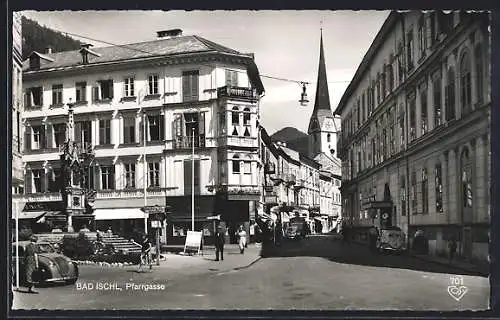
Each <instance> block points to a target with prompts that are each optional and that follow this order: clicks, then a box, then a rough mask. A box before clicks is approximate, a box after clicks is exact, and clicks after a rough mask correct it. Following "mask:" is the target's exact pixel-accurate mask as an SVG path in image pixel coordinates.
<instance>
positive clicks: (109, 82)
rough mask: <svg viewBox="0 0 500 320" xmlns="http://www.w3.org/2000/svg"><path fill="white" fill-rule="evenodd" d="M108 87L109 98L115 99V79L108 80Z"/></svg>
mask: <svg viewBox="0 0 500 320" xmlns="http://www.w3.org/2000/svg"><path fill="white" fill-rule="evenodd" d="M108 89H109V98H110V99H113V97H114V95H113V93H114V90H113V80H112V79H111V80H108Z"/></svg>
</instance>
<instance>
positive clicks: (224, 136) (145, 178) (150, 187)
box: [23, 29, 263, 243]
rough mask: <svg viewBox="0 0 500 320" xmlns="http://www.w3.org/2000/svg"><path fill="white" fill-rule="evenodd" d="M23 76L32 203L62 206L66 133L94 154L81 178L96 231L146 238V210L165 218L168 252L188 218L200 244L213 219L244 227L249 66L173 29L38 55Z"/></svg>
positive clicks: (239, 56) (254, 133)
mask: <svg viewBox="0 0 500 320" xmlns="http://www.w3.org/2000/svg"><path fill="white" fill-rule="evenodd" d="M24 70H25V78H24V80H23V85H24V92H25V103H26V110H25V114H24V117H23V118H24V122H25V132H26V134H25V140H26V143H25V155H24V157H23V160H24V163H25V171H26V174H25V184H26V188H25V197H24V198H25V199H26V201H27V202H38V203H40V202H44V201H45V202H57V201H60V194H59V192H58V180H59V179H60V168H59V165H60V162H59V160H58V159H59V148H60V146H61V145H62V141H64V139H65V137H66V136H67V134H66V131H67V130H71V131H72V132H73V134H74V138H75V140H76V141H77V142H78V143H80V144H81V146H82V147H84V148H91V149H92V150H93V151H94V154H95V160H94V163H93V165H92V166H91V168H90V169H89V172H87V173H86V174H87V175H88V177H87V181H88V183H89V186H90V187H91V188H92V189H94V190H96V195H95V203H94V209H95V210H94V218H95V221H94V222H93V225H94V227H95V228H99V229H101V230H102V229H103V228H104V229H107V228H108V227H109V226H111V227H112V228H113V230H116V231H117V232H118V231H119V233H122V234H124V235H127V234H131V233H134V232H139V231H140V232H144V231H145V230H149V229H150V228H149V227H150V225H149V221H148V219H147V218H148V215H147V208H149V207H151V206H159V207H161V208H165V206H168V207H169V209H168V211H169V212H170V213H169V214H168V215H167V216H168V217H167V222H168V223H167V226H168V227H165V226H164V227H163V229H162V230H161V235H162V240H163V241H165V240H166V237H167V235H168V237H169V240H170V243H175V242H176V241H177V240H179V242H183V241H184V238H183V237H184V236H185V235H186V231H187V230H191V229H192V228H191V217H192V212H193V210H194V219H195V230H196V231H203V232H204V234H205V235H209V234H210V233H211V226H212V223H211V222H210V221H209V220H207V218H208V217H209V216H214V215H217V214H221V216H222V221H223V223H224V224H225V225H226V226H227V227H228V228H229V233H231V232H232V233H234V232H233V230H234V231H235V230H236V228H237V227H238V226H239V225H246V226H247V227H248V222H249V220H250V217H251V216H253V215H254V214H255V211H256V204H258V201H259V195H260V190H259V180H258V179H259V178H258V177H259V174H258V163H259V154H258V148H259V143H258V130H257V119H258V114H259V108H258V103H259V99H260V95H261V94H262V93H263V86H262V83H261V81H260V79H259V77H258V76H257V74H258V71H257V67H256V65H255V63H254V60H253V55H252V54H243V53H240V52H238V51H236V50H233V49H230V48H226V47H224V46H221V45H218V44H216V43H213V42H211V41H209V40H206V39H204V38H202V37H199V36H183V35H182V31H181V30H179V29H176V30H169V31H162V32H158V38H157V39H156V40H153V41H149V42H142V43H136V44H128V45H126V46H112V47H103V48H91V46H89V45H84V46H82V48H81V49H80V50H79V51H78V50H77V51H69V52H60V53H46V54H40V53H36V52H34V53H32V54H31V56H30V59H29V61H26V62H25V65H24ZM67 104H71V105H72V106H73V109H74V123H75V125H74V128H69V127H67V126H66V118H67V110H66V109H67V107H66V106H67ZM193 194H194V206H193V205H192V196H193ZM144 211H146V214H145V213H144ZM148 226H149V227H148ZM75 229H76V230H78V226H75Z"/></svg>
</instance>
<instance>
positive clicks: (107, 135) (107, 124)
mask: <svg viewBox="0 0 500 320" xmlns="http://www.w3.org/2000/svg"><path fill="white" fill-rule="evenodd" d="M99 144H100V145H105V144H111V120H109V119H104V120H99Z"/></svg>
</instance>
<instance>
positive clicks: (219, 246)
mask: <svg viewBox="0 0 500 320" xmlns="http://www.w3.org/2000/svg"><path fill="white" fill-rule="evenodd" d="M225 242H226V240H225V232H224V230H222V227H219V228H218V229H217V232H216V233H215V261H219V253H220V259H221V260H224V243H225Z"/></svg>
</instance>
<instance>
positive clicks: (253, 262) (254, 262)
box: [232, 255, 262, 270]
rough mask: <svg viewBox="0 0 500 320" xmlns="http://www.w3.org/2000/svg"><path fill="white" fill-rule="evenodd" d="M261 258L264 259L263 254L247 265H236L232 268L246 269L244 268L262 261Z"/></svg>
mask: <svg viewBox="0 0 500 320" xmlns="http://www.w3.org/2000/svg"><path fill="white" fill-rule="evenodd" d="M260 259H262V256H260V255H259V256H258V257H257V258H256V259H254V260H253V261H251V262H250V263H249V264H247V265H246V266H241V267H235V268H233V269H232V270H244V269H247V268H250V267H251V266H253V265H254V264H256V263H257V262H259V261H260Z"/></svg>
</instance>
